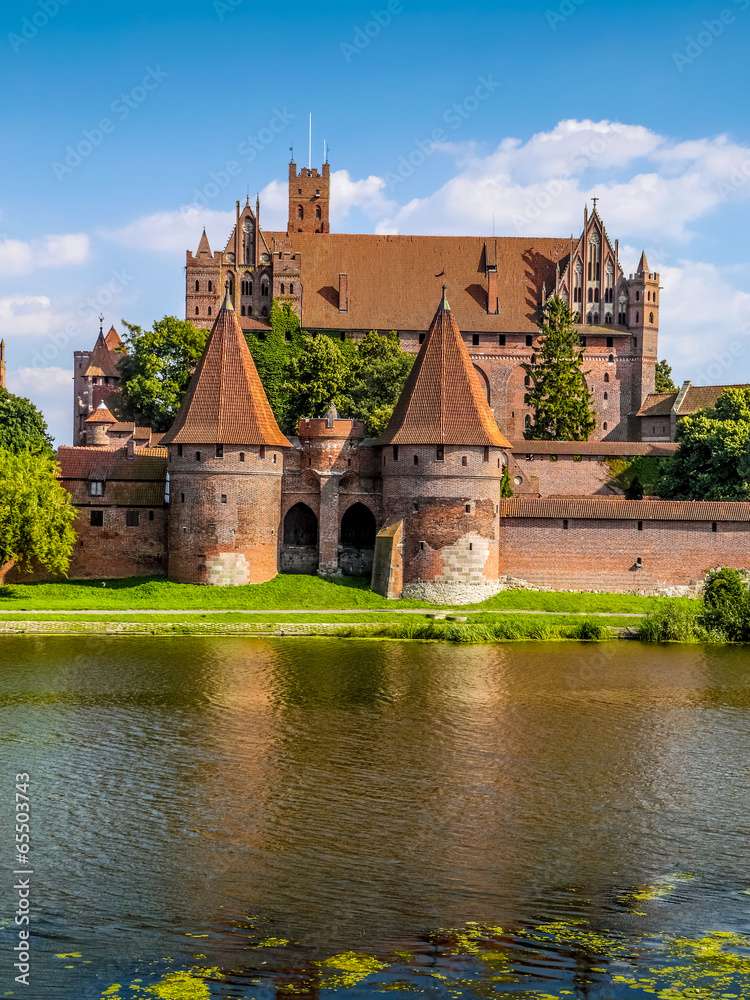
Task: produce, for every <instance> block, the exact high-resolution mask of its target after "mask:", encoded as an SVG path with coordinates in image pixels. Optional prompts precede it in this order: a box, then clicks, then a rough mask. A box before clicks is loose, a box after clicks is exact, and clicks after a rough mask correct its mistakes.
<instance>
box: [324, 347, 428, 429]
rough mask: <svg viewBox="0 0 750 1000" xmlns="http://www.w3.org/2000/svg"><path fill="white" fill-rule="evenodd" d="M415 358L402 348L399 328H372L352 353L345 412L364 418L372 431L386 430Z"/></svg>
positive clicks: (342, 404) (353, 416) (343, 403)
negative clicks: (382, 330) (379, 330)
mask: <svg viewBox="0 0 750 1000" xmlns="http://www.w3.org/2000/svg"><path fill="white" fill-rule="evenodd" d="M414 360H415V359H414V357H413V356H412V355H410V354H407V353H406V351H402V350H401V346H400V344H399V342H398V334H397V333H396V331H395V330H393V331H391V332H390V333H378V332H377V331H375V330H371V331H370V332H369V333H368V334H366V336H365V337H363V338H362V340H361V341H360V342H359V343H358V344H357V345H356V347H355V348H354V350H353V351H352V353H351V357H350V364H349V375H348V380H347V385H346V396H345V397H342V398H341V404H340V405H341V411H342V413H343V414H345V415H346V416H347V417H352V418H354V419H356V420H362V421H363V422H364V424H365V427H366V428H367V433H368V434H371V435H373V436H375V435H378V434H382V432H383V431H384V430H385V428H386V427H387V426H388V421H389V420H390V419H391V414H392V413H393V408H394V406H395V405H396V402H397V400H398V398H399V396H400V395H401V391H402V389H403V388H404V383H405V382H406V378H407V376H408V374H409V372H410V371H411V368H412V365H413V364H414Z"/></svg>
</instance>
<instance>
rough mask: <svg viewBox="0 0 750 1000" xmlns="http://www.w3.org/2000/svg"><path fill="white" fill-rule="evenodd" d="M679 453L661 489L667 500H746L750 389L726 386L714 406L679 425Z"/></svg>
mask: <svg viewBox="0 0 750 1000" xmlns="http://www.w3.org/2000/svg"><path fill="white" fill-rule="evenodd" d="M677 441H678V444H679V449H678V451H677V454H676V455H675V456H674V458H672V459H671V461H670V462H669V463H668V464H667V467H666V471H665V473H664V475H663V476H662V479H661V482H660V483H659V495H660V496H663V497H666V498H668V499H671V500H750V389H727V390H726V391H725V392H723V393H722V394H721V396H719V398H718V399H717V401H716V405H715V406H714V407H713V409H708V410H701V411H700V412H699V413H696V414H693V416H690V417H684V418H683V419H682V420H680V421H679V423H678V425H677Z"/></svg>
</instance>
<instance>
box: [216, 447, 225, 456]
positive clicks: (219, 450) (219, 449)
mask: <svg viewBox="0 0 750 1000" xmlns="http://www.w3.org/2000/svg"><path fill="white" fill-rule="evenodd" d="M216 457H217V458H224V445H223V444H217V445H216Z"/></svg>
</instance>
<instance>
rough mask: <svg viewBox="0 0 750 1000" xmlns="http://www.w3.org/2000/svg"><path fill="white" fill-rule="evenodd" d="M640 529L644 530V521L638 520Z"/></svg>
mask: <svg viewBox="0 0 750 1000" xmlns="http://www.w3.org/2000/svg"><path fill="white" fill-rule="evenodd" d="M638 530H639V531H643V521H639V522H638Z"/></svg>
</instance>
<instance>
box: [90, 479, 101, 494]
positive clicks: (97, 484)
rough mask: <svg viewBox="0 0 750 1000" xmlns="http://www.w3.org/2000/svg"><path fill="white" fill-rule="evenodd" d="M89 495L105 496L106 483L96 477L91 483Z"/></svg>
mask: <svg viewBox="0 0 750 1000" xmlns="http://www.w3.org/2000/svg"><path fill="white" fill-rule="evenodd" d="M89 496H92V497H101V496H104V483H103V482H101V480H98V479H94V480H92V481H91V482H90V483H89Z"/></svg>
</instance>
